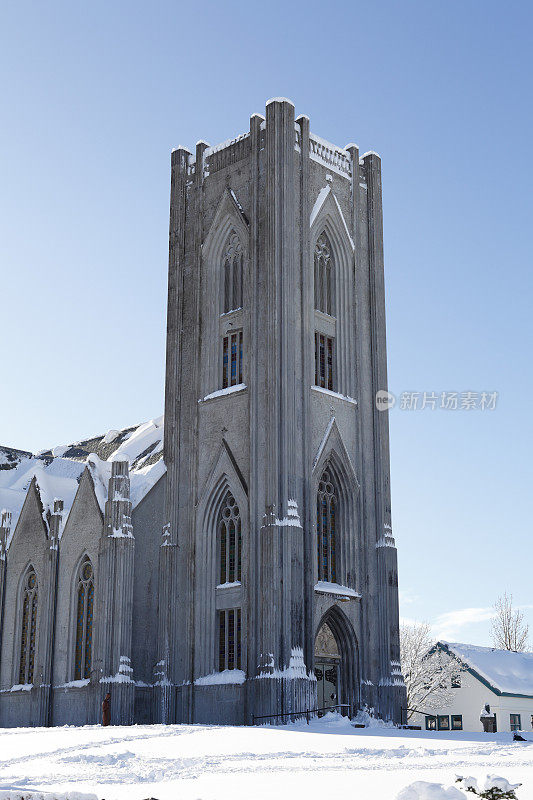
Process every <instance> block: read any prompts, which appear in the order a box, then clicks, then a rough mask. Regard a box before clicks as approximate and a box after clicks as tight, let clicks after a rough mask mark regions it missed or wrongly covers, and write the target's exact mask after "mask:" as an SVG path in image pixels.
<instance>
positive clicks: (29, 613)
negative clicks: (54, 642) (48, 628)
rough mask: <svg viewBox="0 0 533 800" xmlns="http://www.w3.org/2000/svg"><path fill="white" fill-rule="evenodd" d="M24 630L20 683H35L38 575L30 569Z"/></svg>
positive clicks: (20, 661) (25, 598)
mask: <svg viewBox="0 0 533 800" xmlns="http://www.w3.org/2000/svg"><path fill="white" fill-rule="evenodd" d="M21 627H22V630H21V637H20V660H19V683H22V684H28V683H33V670H34V666H35V633H36V629H37V575H36V574H35V570H34V569H33V567H29V568H28V572H27V573H26V578H25V580H24V588H23V595H22V626H21Z"/></svg>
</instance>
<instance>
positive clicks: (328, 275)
mask: <svg viewBox="0 0 533 800" xmlns="http://www.w3.org/2000/svg"><path fill="white" fill-rule="evenodd" d="M314 260H315V308H316V309H317V310H318V311H323V312H324V314H329V315H330V316H331V317H334V316H335V264H334V260H333V255H332V252H331V245H330V242H329V239H328V237H327V234H326V233H321V234H320V236H319V237H318V239H317V241H316V245H315V255H314Z"/></svg>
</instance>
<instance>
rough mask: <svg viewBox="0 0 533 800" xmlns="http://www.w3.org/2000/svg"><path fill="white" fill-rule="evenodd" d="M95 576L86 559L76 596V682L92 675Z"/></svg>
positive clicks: (79, 574)
mask: <svg viewBox="0 0 533 800" xmlns="http://www.w3.org/2000/svg"><path fill="white" fill-rule="evenodd" d="M93 607H94V575H93V567H92V564H91V562H90V561H89V559H88V558H86V559H85V560H84V561H83V562H82V564H81V566H80V570H79V573H78V581H77V594H76V652H75V657H74V680H77V681H78V680H83V679H84V678H89V677H90V675H91V660H92V644H93Z"/></svg>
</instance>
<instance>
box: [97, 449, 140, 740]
mask: <svg viewBox="0 0 533 800" xmlns="http://www.w3.org/2000/svg"><path fill="white" fill-rule="evenodd" d="M134 558H135V539H134V537H133V528H132V525H131V501H130V479H129V466H128V461H127V459H126V460H123V457H118V456H117V457H115V460H113V461H112V464H111V478H110V480H109V489H108V499H107V501H106V504H105V515H104V532H103V536H102V539H101V543H100V553H99V570H98V583H99V591H100V594H101V611H100V618H99V620H98V622H99V623H100V626H99V630H100V637H99V642H100V647H99V658H100V664H101V667H100V697H99V702H101V700H102V698H103V696H104V695H105V694H106V693H107V692H110V693H111V723H112V724H113V725H132V724H133V716H134V700H135V684H134V681H133V669H132V665H131V636H132V624H133V568H134Z"/></svg>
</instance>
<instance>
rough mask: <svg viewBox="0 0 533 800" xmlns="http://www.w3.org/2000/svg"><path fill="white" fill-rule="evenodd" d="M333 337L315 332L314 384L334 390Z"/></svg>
mask: <svg viewBox="0 0 533 800" xmlns="http://www.w3.org/2000/svg"><path fill="white" fill-rule="evenodd" d="M334 362H335V339H333V338H332V337H331V336H325V335H324V334H323V333H318V331H317V332H315V385H316V386H321V387H322V388H323V389H329V390H330V391H334V390H335V376H334Z"/></svg>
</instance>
